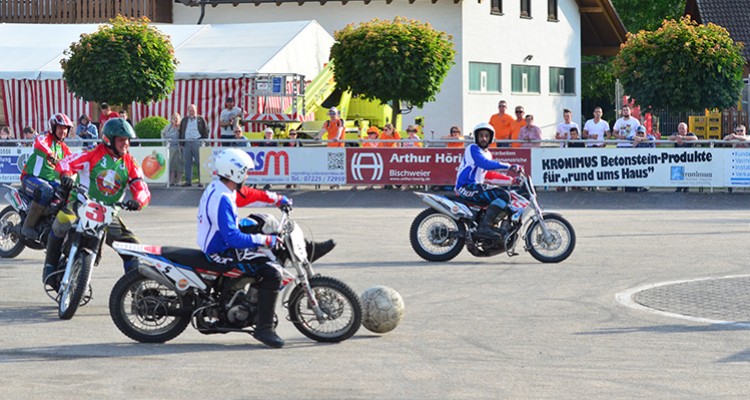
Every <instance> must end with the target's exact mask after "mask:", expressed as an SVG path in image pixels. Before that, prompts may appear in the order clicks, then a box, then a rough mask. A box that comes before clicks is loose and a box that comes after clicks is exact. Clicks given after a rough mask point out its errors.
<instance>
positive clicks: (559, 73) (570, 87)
mask: <svg viewBox="0 0 750 400" xmlns="http://www.w3.org/2000/svg"><path fill="white" fill-rule="evenodd" d="M549 92H550V93H557V94H575V92H576V69H575V68H558V67H549Z"/></svg>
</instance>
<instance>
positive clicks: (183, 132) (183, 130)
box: [180, 104, 208, 187]
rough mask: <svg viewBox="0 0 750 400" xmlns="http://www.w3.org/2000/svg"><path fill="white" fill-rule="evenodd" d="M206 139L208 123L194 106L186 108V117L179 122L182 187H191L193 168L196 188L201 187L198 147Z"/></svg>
mask: <svg viewBox="0 0 750 400" xmlns="http://www.w3.org/2000/svg"><path fill="white" fill-rule="evenodd" d="M207 138H208V123H206V119H205V118H203V116H201V115H198V107H197V106H196V105H195V104H191V105H189V106H188V112H187V116H186V117H185V118H183V119H182V121H180V144H181V145H182V157H183V161H184V163H185V183H184V184H183V185H182V186H185V187H190V186H192V185H193V166H196V167H198V173H199V175H198V187H203V185H202V184H201V178H200V147H201V140H203V139H207Z"/></svg>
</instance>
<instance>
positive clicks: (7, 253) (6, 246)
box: [0, 206, 24, 258]
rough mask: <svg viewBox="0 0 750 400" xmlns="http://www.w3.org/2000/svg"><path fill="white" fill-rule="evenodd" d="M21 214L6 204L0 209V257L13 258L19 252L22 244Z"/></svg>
mask: <svg viewBox="0 0 750 400" xmlns="http://www.w3.org/2000/svg"><path fill="white" fill-rule="evenodd" d="M22 223H23V221H22V220H21V215H20V214H19V213H18V211H16V210H15V209H14V208H13V207H11V206H8V207H5V208H4V209H3V211H0V257H2V258H14V257H16V256H18V255H19V254H21V252H22V251H23V248H24V244H23V242H22V241H21V237H20V236H19V235H20V234H21V224H22Z"/></svg>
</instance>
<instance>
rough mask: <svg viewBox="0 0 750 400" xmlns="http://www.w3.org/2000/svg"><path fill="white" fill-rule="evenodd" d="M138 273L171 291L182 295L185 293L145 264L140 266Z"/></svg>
mask: <svg viewBox="0 0 750 400" xmlns="http://www.w3.org/2000/svg"><path fill="white" fill-rule="evenodd" d="M138 273H139V274H141V275H143V276H145V277H146V278H149V279H152V280H155V281H156V282H159V283H160V284H162V285H164V286H166V287H168V288H169V289H170V290H173V291H175V292H177V293H180V294H183V293H184V291H183V290H179V289H177V286H175V285H174V284H173V283H172V282H171V281H170V280H169V279H167V277H165V276H164V275H162V274H161V273H160V272H159V271H157V270H156V269H155V268H153V267H151V266H148V265H143V264H140V265H138Z"/></svg>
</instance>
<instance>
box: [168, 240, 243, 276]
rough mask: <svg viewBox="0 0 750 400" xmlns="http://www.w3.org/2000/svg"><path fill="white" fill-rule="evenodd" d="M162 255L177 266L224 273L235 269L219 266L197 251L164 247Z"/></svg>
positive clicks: (229, 266) (224, 265)
mask: <svg viewBox="0 0 750 400" xmlns="http://www.w3.org/2000/svg"><path fill="white" fill-rule="evenodd" d="M161 255H162V257H164V258H166V259H167V260H170V261H174V262H176V263H177V264H180V265H186V266H190V267H194V268H199V269H205V270H208V271H216V272H221V273H224V272H227V271H230V270H232V268H234V267H233V266H232V265H227V264H219V263H215V262H213V261H211V260H210V259H209V258H208V257H207V256H206V254H205V253H203V252H202V251H200V250H197V249H188V248H185V247H171V246H162V248H161Z"/></svg>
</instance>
